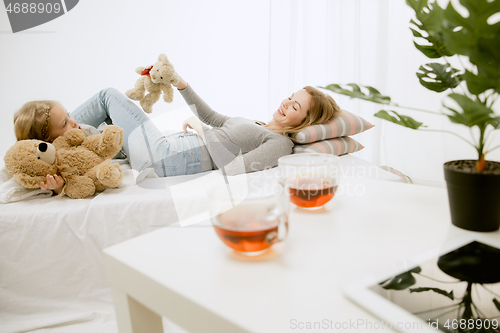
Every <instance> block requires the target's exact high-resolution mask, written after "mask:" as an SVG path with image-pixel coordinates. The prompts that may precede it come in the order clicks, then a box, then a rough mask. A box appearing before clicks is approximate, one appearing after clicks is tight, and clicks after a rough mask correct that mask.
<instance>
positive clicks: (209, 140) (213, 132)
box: [179, 85, 293, 175]
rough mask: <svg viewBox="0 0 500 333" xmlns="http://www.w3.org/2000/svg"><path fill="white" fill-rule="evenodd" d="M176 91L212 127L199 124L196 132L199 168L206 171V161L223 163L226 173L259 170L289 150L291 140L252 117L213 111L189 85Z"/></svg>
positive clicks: (218, 166) (276, 161)
mask: <svg viewBox="0 0 500 333" xmlns="http://www.w3.org/2000/svg"><path fill="white" fill-rule="evenodd" d="M179 91H180V93H181V95H182V97H183V98H184V99H185V100H186V102H187V104H188V105H189V106H190V108H191V110H192V111H193V113H194V114H195V115H196V116H197V117H198V118H199V119H200V120H201V121H202V122H204V123H205V124H207V125H210V126H212V128H209V127H207V126H203V130H202V132H201V133H198V136H199V138H200V139H199V141H200V142H202V143H203V144H204V146H205V147H206V149H205V148H204V147H200V149H201V153H202V169H205V170H203V171H207V170H210V169H211V168H208V169H207V166H209V165H210V164H211V165H212V166H213V168H220V167H221V166H225V167H224V170H225V173H226V174H228V175H237V174H241V173H246V172H253V171H260V170H264V169H268V168H272V167H275V166H277V165H278V159H279V158H280V157H282V156H285V155H289V154H291V153H292V148H293V142H292V141H291V140H290V139H288V138H287V137H286V136H283V135H281V134H277V133H275V132H273V131H272V130H271V129H269V128H267V127H264V126H261V125H259V122H257V121H255V120H250V119H246V118H242V117H229V116H224V115H221V114H219V113H217V112H215V111H214V110H212V109H211V108H210V107H209V106H208V105H207V104H206V103H205V102H204V101H203V100H202V99H201V98H200V97H199V96H198V95H197V94H196V93H195V92H194V90H193V89H192V88H191V86H190V85H188V86H187V87H186V88H184V89H183V90H179ZM207 151H208V154H207ZM207 158H210V159H211V161H207ZM208 162H210V164H209V163H208Z"/></svg>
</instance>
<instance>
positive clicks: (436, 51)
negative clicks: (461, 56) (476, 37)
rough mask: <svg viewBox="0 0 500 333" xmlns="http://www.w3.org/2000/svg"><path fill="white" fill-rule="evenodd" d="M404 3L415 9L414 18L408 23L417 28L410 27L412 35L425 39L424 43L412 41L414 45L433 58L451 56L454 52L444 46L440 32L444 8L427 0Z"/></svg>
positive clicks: (410, 0) (408, 0) (412, 0)
mask: <svg viewBox="0 0 500 333" xmlns="http://www.w3.org/2000/svg"><path fill="white" fill-rule="evenodd" d="M406 3H407V4H408V6H410V7H411V8H412V9H413V10H414V11H415V17H416V19H415V20H411V21H410V23H411V24H413V25H414V26H415V27H417V28H418V30H416V29H414V28H410V29H411V31H412V32H413V36H415V37H417V38H422V39H424V40H425V41H426V42H425V44H422V43H417V42H416V41H414V44H415V47H416V48H417V49H418V50H420V51H421V52H422V53H423V54H425V55H426V56H427V57H429V58H433V59H434V58H441V57H443V56H452V55H453V54H454V53H453V52H451V51H450V50H449V49H448V48H447V47H446V44H445V43H444V36H443V33H442V30H443V27H442V24H443V21H444V18H445V17H444V9H443V8H441V7H439V6H438V5H437V4H436V3H429V2H428V1H427V0H406Z"/></svg>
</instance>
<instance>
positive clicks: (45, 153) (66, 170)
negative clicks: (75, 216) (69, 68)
mask: <svg viewBox="0 0 500 333" xmlns="http://www.w3.org/2000/svg"><path fill="white" fill-rule="evenodd" d="M122 144H123V130H122V129H121V128H120V127H118V126H114V125H109V126H106V128H105V129H104V131H103V133H102V134H97V135H92V136H86V135H85V133H84V132H83V131H82V130H80V129H76V128H74V129H71V130H69V131H67V132H66V133H64V135H62V136H59V137H58V138H57V139H55V140H54V142H52V144H50V143H48V142H44V141H40V140H21V141H18V142H16V143H15V144H14V146H12V147H11V148H10V149H9V150H8V151H7V153H6V154H5V157H4V161H5V167H6V168H7V170H8V171H9V172H10V174H11V175H12V176H13V177H14V179H15V180H16V181H17V182H18V183H19V184H21V185H22V186H24V187H26V188H40V182H44V181H45V180H46V175H48V174H50V175H54V174H60V175H61V177H62V178H63V179H64V182H65V185H64V188H63V193H64V194H66V195H67V196H69V197H71V198H73V199H82V198H86V197H89V196H91V195H93V194H94V193H95V192H96V191H98V192H100V191H103V190H104V189H106V188H115V187H118V185H120V184H121V181H122V179H123V174H122V172H121V170H120V167H119V166H118V164H115V163H111V158H113V156H115V155H116V154H117V153H118V152H119V151H120V149H121V147H122Z"/></svg>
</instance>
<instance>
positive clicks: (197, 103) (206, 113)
mask: <svg viewBox="0 0 500 333" xmlns="http://www.w3.org/2000/svg"><path fill="white" fill-rule="evenodd" d="M175 87H177V89H178V90H179V92H180V93H181V95H182V97H183V98H184V100H185V101H186V103H187V104H188V105H189V106H191V105H194V107H195V109H194V110H193V109H192V111H193V113H194V114H195V116H197V117H198V118H199V119H200V120H201V121H202V122H204V123H205V124H207V125H210V126H212V127H222V126H223V125H224V123H225V122H226V121H227V120H228V119H229V118H231V117H229V116H224V115H221V114H219V113H217V112H215V111H214V110H212V108H211V107H210V106H208V104H207V103H205V101H204V100H203V99H201V98H200V96H198V95H197V94H196V93H195V92H194V90H193V88H191V86H190V85H189V84H188V83H187V82H186V81H185V80H184V79H183V78H182V77H181V79H180V80H179V83H178V84H177V85H175Z"/></svg>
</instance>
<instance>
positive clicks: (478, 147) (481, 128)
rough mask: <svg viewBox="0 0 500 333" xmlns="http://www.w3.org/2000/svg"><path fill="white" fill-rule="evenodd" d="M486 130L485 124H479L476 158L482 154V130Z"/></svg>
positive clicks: (479, 157)
mask: <svg viewBox="0 0 500 333" xmlns="http://www.w3.org/2000/svg"><path fill="white" fill-rule="evenodd" d="M485 130H486V126H479V131H480V136H479V145H478V146H477V153H478V155H479V156H478V158H477V159H478V160H479V159H481V157H482V156H483V150H484V131H485Z"/></svg>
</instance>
